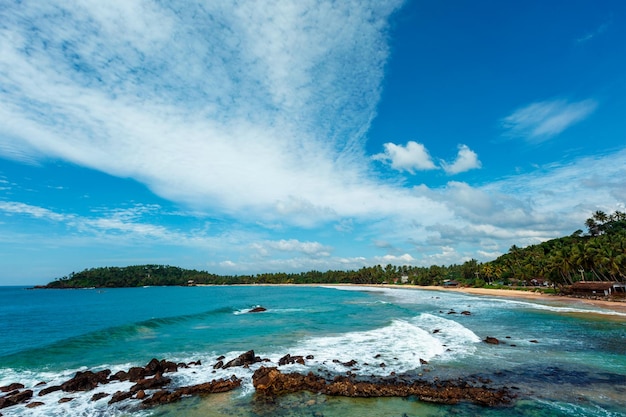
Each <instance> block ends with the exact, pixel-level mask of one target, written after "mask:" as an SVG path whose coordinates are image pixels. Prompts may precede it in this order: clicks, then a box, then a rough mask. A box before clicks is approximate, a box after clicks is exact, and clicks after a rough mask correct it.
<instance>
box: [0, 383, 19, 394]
mask: <svg viewBox="0 0 626 417" xmlns="http://www.w3.org/2000/svg"><path fill="white" fill-rule="evenodd" d="M22 388H24V384H20V383H19V382H14V383H12V384H9V385H5V386H4V387H0V391H2V392H9V391H15V390H16V389H22Z"/></svg>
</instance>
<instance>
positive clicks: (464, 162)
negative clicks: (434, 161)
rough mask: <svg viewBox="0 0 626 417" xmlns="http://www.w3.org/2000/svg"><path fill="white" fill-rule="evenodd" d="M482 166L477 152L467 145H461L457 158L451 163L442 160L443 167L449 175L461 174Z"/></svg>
mask: <svg viewBox="0 0 626 417" xmlns="http://www.w3.org/2000/svg"><path fill="white" fill-rule="evenodd" d="M481 166H482V164H481V162H480V161H479V160H478V155H477V154H476V152H474V151H473V150H471V149H470V148H468V147H467V145H459V152H458V154H457V156H456V159H455V160H454V162H452V163H451V164H449V163H447V162H445V161H441V167H442V168H443V170H444V171H445V172H446V174H448V175H454V174H459V173H461V172H466V171H469V170H472V169H478V168H480V167H481Z"/></svg>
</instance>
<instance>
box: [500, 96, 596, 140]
mask: <svg viewBox="0 0 626 417" xmlns="http://www.w3.org/2000/svg"><path fill="white" fill-rule="evenodd" d="M597 107H598V103H597V102H596V101H595V100H592V99H588V100H582V101H575V102H569V101H567V100H552V101H541V102H537V103H532V104H529V105H528V106H525V107H522V108H520V109H518V110H516V111H514V112H513V113H512V114H511V115H509V116H507V117H505V118H504V119H502V121H501V124H502V128H503V130H504V135H505V136H510V137H520V138H524V139H526V140H528V141H531V142H542V141H545V140H548V139H550V138H552V137H554V136H556V135H558V134H560V133H561V132H563V131H564V130H565V129H567V128H569V127H571V126H572V125H574V124H576V123H579V122H581V121H583V120H585V119H586V118H587V117H589V116H590V115H591V114H592V113H593V112H594V111H595V110H596V108H597Z"/></svg>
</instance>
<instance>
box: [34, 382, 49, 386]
mask: <svg viewBox="0 0 626 417" xmlns="http://www.w3.org/2000/svg"><path fill="white" fill-rule="evenodd" d="M46 384H47V382H46V381H41V382H38V383H37V385H35V386H36V387H40V386H42V385H46Z"/></svg>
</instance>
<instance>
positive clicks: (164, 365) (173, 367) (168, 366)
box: [161, 359, 178, 373]
mask: <svg viewBox="0 0 626 417" xmlns="http://www.w3.org/2000/svg"><path fill="white" fill-rule="evenodd" d="M161 369H162V370H163V371H162V372H163V373H167V372H178V365H177V364H175V363H174V362H170V361H166V360H165V359H163V360H162V361H161Z"/></svg>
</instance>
